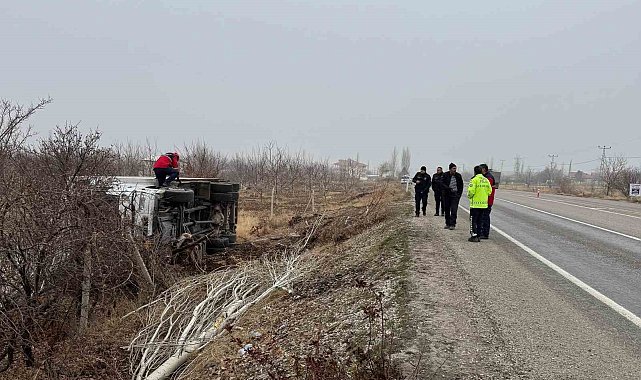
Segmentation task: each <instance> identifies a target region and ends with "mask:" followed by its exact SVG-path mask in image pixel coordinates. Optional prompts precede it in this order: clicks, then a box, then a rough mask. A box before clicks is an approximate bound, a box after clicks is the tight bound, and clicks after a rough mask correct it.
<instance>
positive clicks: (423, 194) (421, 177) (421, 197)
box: [412, 166, 432, 216]
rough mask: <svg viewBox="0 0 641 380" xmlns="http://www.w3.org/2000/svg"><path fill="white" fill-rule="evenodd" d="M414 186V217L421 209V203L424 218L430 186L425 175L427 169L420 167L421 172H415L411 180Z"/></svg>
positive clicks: (427, 175)
mask: <svg viewBox="0 0 641 380" xmlns="http://www.w3.org/2000/svg"><path fill="white" fill-rule="evenodd" d="M412 182H414V183H415V184H416V185H415V186H414V192H415V194H414V200H415V201H416V216H419V215H420V214H419V210H420V209H421V202H422V203H423V216H425V210H427V196H428V195H429V191H430V185H431V184H432V179H431V178H430V175H429V174H427V168H426V167H425V166H421V171H420V172H417V173H416V174H415V175H414V178H413V179H412Z"/></svg>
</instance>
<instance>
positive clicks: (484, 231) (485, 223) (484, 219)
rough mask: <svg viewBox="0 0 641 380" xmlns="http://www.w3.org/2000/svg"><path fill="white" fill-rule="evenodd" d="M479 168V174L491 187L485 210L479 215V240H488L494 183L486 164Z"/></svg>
mask: <svg viewBox="0 0 641 380" xmlns="http://www.w3.org/2000/svg"><path fill="white" fill-rule="evenodd" d="M479 166H480V167H481V173H483V175H484V176H485V178H487V179H488V181H490V185H492V194H490V197H489V198H488V199H487V209H486V210H484V212H483V215H481V231H480V233H479V236H480V238H481V239H488V238H489V237H490V213H491V212H492V205H493V204H494V193H496V183H495V180H494V176H493V175H492V173H490V169H489V167H488V166H487V165H486V164H481V165H479Z"/></svg>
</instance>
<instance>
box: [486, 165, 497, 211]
mask: <svg viewBox="0 0 641 380" xmlns="http://www.w3.org/2000/svg"><path fill="white" fill-rule="evenodd" d="M485 178H487V180H488V181H490V185H492V194H490V196H489V198H487V205H488V206H492V205H493V204H494V193H496V187H494V176H493V175H492V174H490V173H487V174H486V175H485Z"/></svg>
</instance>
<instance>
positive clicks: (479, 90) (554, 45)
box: [0, 0, 641, 170]
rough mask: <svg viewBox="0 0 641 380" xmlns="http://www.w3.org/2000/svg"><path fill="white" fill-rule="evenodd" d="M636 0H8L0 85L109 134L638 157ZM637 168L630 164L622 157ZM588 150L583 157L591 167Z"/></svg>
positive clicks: (453, 155) (442, 158)
mask: <svg viewBox="0 0 641 380" xmlns="http://www.w3.org/2000/svg"><path fill="white" fill-rule="evenodd" d="M640 15H641V2H640V1H618V0H603V1H514V0H509V1H491V0H487V1H425V0H420V1H361V2H352V1H344V0H341V1H241V0H238V1H178V0H174V1H87V0H82V1H62V0H58V1H17V0H16V1H2V2H0V36H1V41H2V46H1V48H0V49H1V50H0V51H1V53H0V54H1V57H2V58H1V59H0V97H1V98H6V99H10V100H13V101H17V102H20V103H29V102H31V101H35V100H37V98H39V97H46V96H51V97H52V98H53V99H54V103H52V104H51V105H49V106H48V107H47V108H46V110H44V111H42V112H41V113H40V114H39V115H37V116H36V117H34V118H33V119H32V121H31V122H32V124H33V127H34V128H35V130H36V131H38V132H39V133H40V134H41V135H43V134H44V135H47V133H48V131H50V130H51V129H52V128H53V127H55V125H56V124H64V123H65V121H72V122H78V121H81V126H82V127H83V128H85V129H87V130H88V129H90V128H96V127H97V128H99V129H100V130H101V131H103V133H104V142H105V143H106V144H109V143H112V142H114V141H123V140H131V141H144V140H145V139H151V140H155V141H156V142H157V143H158V146H159V147H160V149H161V150H170V149H173V148H174V146H176V147H177V148H178V149H180V147H181V146H183V144H184V143H185V142H189V141H193V140H195V139H199V138H202V139H204V140H205V141H206V142H208V143H209V144H211V146H213V147H214V148H216V149H219V150H222V151H223V152H225V153H232V152H236V151H243V150H249V149H251V147H252V146H256V145H258V144H263V143H265V142H267V141H270V140H274V141H277V142H278V143H280V144H282V145H287V146H288V147H289V148H290V149H291V150H298V149H304V150H305V151H307V152H309V153H311V154H313V155H315V156H317V157H328V158H331V159H336V158H341V157H347V156H352V157H355V156H356V154H357V153H358V154H359V155H360V157H361V159H362V161H365V162H368V161H369V162H371V163H379V162H382V161H384V160H385V159H387V158H388V156H389V152H390V151H391V149H392V147H394V146H397V147H399V148H401V147H404V146H407V147H409V148H410V149H411V151H412V164H413V165H412V166H413V167H414V169H416V167H418V166H420V165H421V164H426V165H428V166H430V167H435V166H436V165H437V164H440V165H446V164H447V163H449V162H450V161H455V162H457V163H459V164H464V163H465V164H468V165H469V164H473V163H478V162H481V161H486V160H490V158H493V161H494V166H495V167H497V168H498V167H499V166H500V160H505V170H510V169H511V167H512V162H513V158H514V157H515V155H517V154H519V155H521V156H524V157H526V158H525V162H526V166H527V165H532V166H540V165H545V164H546V163H547V162H548V157H547V155H548V154H551V153H554V154H558V155H559V158H557V161H558V162H559V163H561V162H566V163H567V162H569V161H570V160H574V162H575V163H577V162H583V161H588V160H591V159H594V158H596V157H598V156H599V154H600V151H599V150H598V149H597V148H596V146H597V145H603V144H605V145H609V146H613V149H612V150H610V151H609V154H623V155H627V156H635V157H638V156H641V149H639V146H641V123H640V121H641V76H640V73H641V22H640V21H639V20H640ZM631 161H632V162H634V163H635V164H638V163H641V160H639V159H633V160H631ZM595 166H597V165H596V164H595V163H594V162H592V163H585V164H579V165H578V166H575V168H578V169H583V170H588V169H590V168H592V167H595Z"/></svg>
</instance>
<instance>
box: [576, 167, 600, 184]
mask: <svg viewBox="0 0 641 380" xmlns="http://www.w3.org/2000/svg"><path fill="white" fill-rule="evenodd" d="M569 177H570V178H572V179H573V180H575V181H577V182H591V181H596V180H598V179H599V176H598V175H597V174H595V173H586V172H583V171H581V170H579V171H576V172H570V175H569Z"/></svg>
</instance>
